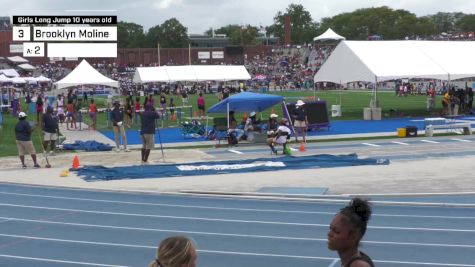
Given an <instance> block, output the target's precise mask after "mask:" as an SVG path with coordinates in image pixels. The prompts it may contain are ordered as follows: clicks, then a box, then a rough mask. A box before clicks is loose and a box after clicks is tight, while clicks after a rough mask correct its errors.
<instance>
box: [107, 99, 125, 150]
mask: <svg viewBox="0 0 475 267" xmlns="http://www.w3.org/2000/svg"><path fill="white" fill-rule="evenodd" d="M111 121H112V127H113V129H114V139H115V147H116V151H117V152H120V139H119V134H120V135H121V136H122V143H123V145H124V151H125V152H130V150H129V149H128V148H127V138H126V136H125V128H124V111H123V110H122V109H120V103H119V101H116V102H114V109H113V110H112V112H111Z"/></svg>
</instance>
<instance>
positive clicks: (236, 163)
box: [73, 154, 389, 182]
mask: <svg viewBox="0 0 475 267" xmlns="http://www.w3.org/2000/svg"><path fill="white" fill-rule="evenodd" d="M388 164H389V160H388V159H371V158H366V159H359V158H358V156H357V155H356V154H348V155H328V154H322V155H311V156H302V157H292V156H287V157H279V158H259V159H245V160H230V161H218V162H209V161H206V162H197V163H185V164H159V165H144V166H124V167H112V168H107V167H103V166H85V167H83V168H79V169H77V170H73V171H77V174H78V176H80V177H81V178H83V179H84V180H85V181H88V182H92V181H104V180H121V179H143V178H165V177H175V176H197V175H217V174H224V173H245V172H262V171H277V170H303V169H313V168H332V167H345V166H360V165H388Z"/></svg>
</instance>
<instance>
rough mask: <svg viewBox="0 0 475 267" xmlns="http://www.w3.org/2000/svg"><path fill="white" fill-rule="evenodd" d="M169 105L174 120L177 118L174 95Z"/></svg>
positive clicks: (171, 117) (171, 118)
mask: <svg viewBox="0 0 475 267" xmlns="http://www.w3.org/2000/svg"><path fill="white" fill-rule="evenodd" d="M168 107H169V108H170V120H172V121H174V120H176V118H175V102H174V101H173V97H171V98H170V103H169V104H168Z"/></svg>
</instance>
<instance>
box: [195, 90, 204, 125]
mask: <svg viewBox="0 0 475 267" xmlns="http://www.w3.org/2000/svg"><path fill="white" fill-rule="evenodd" d="M197 104H198V113H199V114H198V116H199V117H200V119H201V118H203V116H204V115H205V99H204V97H203V93H200V94H199V96H198V100H197Z"/></svg>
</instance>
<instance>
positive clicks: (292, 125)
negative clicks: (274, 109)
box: [282, 100, 295, 134]
mask: <svg viewBox="0 0 475 267" xmlns="http://www.w3.org/2000/svg"><path fill="white" fill-rule="evenodd" d="M282 103H283V104H284V109H285V112H287V115H289V122H290V126H291V127H292V132H294V134H295V128H294V124H293V123H292V118H291V116H290V113H289V110H288V109H287V105H286V104H285V100H284V101H282ZM282 117H284V116H283V115H282Z"/></svg>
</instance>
